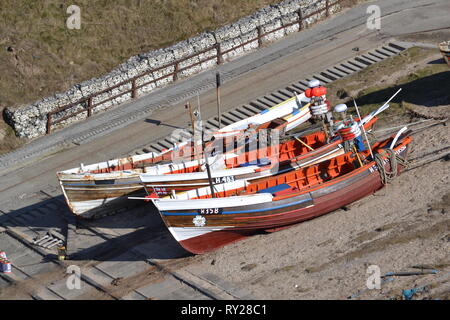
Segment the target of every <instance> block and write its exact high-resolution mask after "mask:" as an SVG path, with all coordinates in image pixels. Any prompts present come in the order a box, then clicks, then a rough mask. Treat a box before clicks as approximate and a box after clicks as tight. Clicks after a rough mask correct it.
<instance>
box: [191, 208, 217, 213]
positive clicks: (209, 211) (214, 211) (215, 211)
mask: <svg viewBox="0 0 450 320" xmlns="http://www.w3.org/2000/svg"><path fill="white" fill-rule="evenodd" d="M197 212H198V213H200V214H222V213H223V209H222V208H205V209H197Z"/></svg>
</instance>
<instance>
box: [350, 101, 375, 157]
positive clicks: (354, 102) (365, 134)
mask: <svg viewBox="0 0 450 320" xmlns="http://www.w3.org/2000/svg"><path fill="white" fill-rule="evenodd" d="M353 104H354V105H355V109H356V113H357V114H358V118H359V119H360V121H361V115H360V114H359V109H358V106H357V105H356V101H355V99H353ZM361 129H362V132H363V133H364V138H366V142H367V146H368V147H369V151H370V155H371V156H372V159H375V158H374V156H373V153H372V147H371V146H370V142H369V139H368V138H367V133H366V129H365V128H364V124H361Z"/></svg>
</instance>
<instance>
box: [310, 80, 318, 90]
mask: <svg viewBox="0 0 450 320" xmlns="http://www.w3.org/2000/svg"><path fill="white" fill-rule="evenodd" d="M318 86H320V81H319V80H317V79H313V80H310V81H309V82H308V87H310V88H315V87H318Z"/></svg>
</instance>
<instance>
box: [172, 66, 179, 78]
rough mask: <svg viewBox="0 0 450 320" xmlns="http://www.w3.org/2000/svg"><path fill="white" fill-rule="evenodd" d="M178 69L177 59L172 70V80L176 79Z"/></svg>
mask: <svg viewBox="0 0 450 320" xmlns="http://www.w3.org/2000/svg"><path fill="white" fill-rule="evenodd" d="M178 69H179V66H178V61H177V62H175V70H174V71H173V81H174V82H175V81H177V80H178Z"/></svg>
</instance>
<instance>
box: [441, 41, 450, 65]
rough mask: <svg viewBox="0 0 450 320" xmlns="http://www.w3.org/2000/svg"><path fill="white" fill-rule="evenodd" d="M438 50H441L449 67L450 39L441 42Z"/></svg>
mask: <svg viewBox="0 0 450 320" xmlns="http://www.w3.org/2000/svg"><path fill="white" fill-rule="evenodd" d="M439 50H441V53H442V56H443V57H444V60H445V62H447V64H448V66H449V67H450V40H449V41H444V42H441V43H440V44H439Z"/></svg>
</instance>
